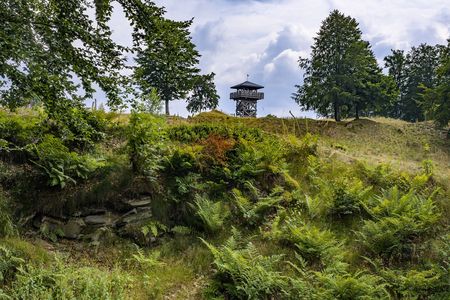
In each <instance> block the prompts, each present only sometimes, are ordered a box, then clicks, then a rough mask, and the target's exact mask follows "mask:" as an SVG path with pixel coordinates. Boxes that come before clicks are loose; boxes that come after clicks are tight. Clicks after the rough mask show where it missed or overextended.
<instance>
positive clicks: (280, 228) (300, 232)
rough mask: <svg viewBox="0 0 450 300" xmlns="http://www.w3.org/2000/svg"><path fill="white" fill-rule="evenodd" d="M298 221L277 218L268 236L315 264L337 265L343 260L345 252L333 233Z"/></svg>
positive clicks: (295, 219)
mask: <svg viewBox="0 0 450 300" xmlns="http://www.w3.org/2000/svg"><path fill="white" fill-rule="evenodd" d="M297 219H298V217H297V218H293V217H287V219H286V220H284V221H283V220H281V218H280V217H277V218H276V219H275V220H274V222H273V223H272V227H271V231H270V232H269V233H267V234H266V236H267V237H268V238H270V239H273V240H275V241H278V242H279V243H281V244H284V245H287V246H289V247H291V248H293V249H295V250H296V251H297V252H298V254H300V255H301V256H302V257H304V258H306V259H307V260H309V261H310V262H312V263H313V264H314V263H319V264H320V265H322V266H326V265H337V263H338V262H341V261H342V260H343V253H344V250H343V249H342V248H341V245H340V244H339V243H338V242H337V240H336V238H335V236H334V234H333V233H332V232H331V231H329V230H322V229H320V228H318V227H316V226H314V225H311V224H307V223H304V222H302V221H298V220H297ZM335 263H336V264H335Z"/></svg>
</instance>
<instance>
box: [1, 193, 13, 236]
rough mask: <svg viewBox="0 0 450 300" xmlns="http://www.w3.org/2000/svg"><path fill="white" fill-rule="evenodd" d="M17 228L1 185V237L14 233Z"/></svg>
mask: <svg viewBox="0 0 450 300" xmlns="http://www.w3.org/2000/svg"><path fill="white" fill-rule="evenodd" d="M15 233H16V230H15V228H14V224H13V222H12V219H11V215H10V209H9V203H8V202H7V199H6V197H5V195H4V194H3V191H2V189H1V187H0V238H3V237H8V236H11V235H14V234H15Z"/></svg>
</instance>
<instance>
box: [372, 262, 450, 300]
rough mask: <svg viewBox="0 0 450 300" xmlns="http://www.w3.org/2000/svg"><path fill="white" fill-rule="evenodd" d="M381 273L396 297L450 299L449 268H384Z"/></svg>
mask: <svg viewBox="0 0 450 300" xmlns="http://www.w3.org/2000/svg"><path fill="white" fill-rule="evenodd" d="M379 272H380V275H381V276H382V277H383V278H384V279H385V280H386V281H387V282H388V286H389V289H390V290H391V292H392V294H394V295H395V297H396V298H402V299H449V298H450V289H449V288H450V282H449V278H450V275H449V270H448V269H447V270H445V269H442V268H439V267H438V266H433V267H432V268H430V269H427V270H414V269H413V270H390V269H382V270H380V271H379Z"/></svg>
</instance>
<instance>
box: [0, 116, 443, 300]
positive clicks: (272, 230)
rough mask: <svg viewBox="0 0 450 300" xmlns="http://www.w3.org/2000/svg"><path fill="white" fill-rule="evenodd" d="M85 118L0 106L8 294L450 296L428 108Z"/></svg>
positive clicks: (1, 246)
mask: <svg viewBox="0 0 450 300" xmlns="http://www.w3.org/2000/svg"><path fill="white" fill-rule="evenodd" d="M84 119H85V120H88V123H86V124H84V123H83V124H84V125H83V126H84V127H83V126H78V125H77V126H78V127H76V126H74V128H83V130H84V131H82V133H83V134H73V135H70V132H72V133H73V132H75V131H74V130H72V131H70V132H69V131H64V130H63V129H64V128H65V127H59V125H58V124H55V123H51V122H49V121H46V120H47V119H46V116H45V114H44V113H43V112H42V111H40V110H23V111H20V112H18V113H10V112H3V111H0V208H1V210H0V237H1V238H0V299H81V298H82V299H448V298H449V297H450V294H449V290H450V283H449V282H450V264H449V260H448V257H449V256H450V234H449V225H450V224H449V220H450V139H448V137H447V136H446V132H442V131H439V130H436V129H435V128H434V126H433V124H432V123H427V122H422V123H407V122H403V121H398V120H393V119H381V118H375V119H361V120H346V121H343V122H339V123H336V122H334V121H327V120H311V119H282V118H275V117H266V118H257V119H250V118H249V119H245V118H234V117H230V116H227V115H225V114H223V113H220V112H217V111H213V112H207V113H202V114H199V115H197V116H195V117H193V118H188V119H183V118H176V117H170V118H163V117H158V116H153V115H148V114H131V115H117V114H113V113H104V112H101V111H96V112H91V113H90V114H89V115H88V116H87V117H84ZM87 125H89V126H87ZM68 126H69V125H68ZM92 128H95V130H91V129H92ZM80 136H81V137H83V138H82V139H80Z"/></svg>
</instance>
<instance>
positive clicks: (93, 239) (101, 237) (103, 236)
mask: <svg viewBox="0 0 450 300" xmlns="http://www.w3.org/2000/svg"><path fill="white" fill-rule="evenodd" d="M85 238H86V240H87V241H89V243H90V245H91V246H94V247H98V246H99V245H100V244H109V243H112V242H113V241H114V239H115V238H116V234H115V233H114V232H113V231H112V230H111V228H109V227H100V228H97V229H96V230H95V231H94V232H92V233H91V234H88V235H86V236H85Z"/></svg>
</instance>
